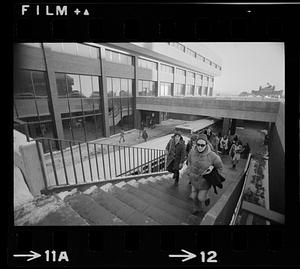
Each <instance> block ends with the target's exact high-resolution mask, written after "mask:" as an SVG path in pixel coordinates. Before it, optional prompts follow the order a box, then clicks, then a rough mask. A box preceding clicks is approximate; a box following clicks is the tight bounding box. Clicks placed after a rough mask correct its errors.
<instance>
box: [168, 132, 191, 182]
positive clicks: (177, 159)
mask: <svg viewBox="0 0 300 269" xmlns="http://www.w3.org/2000/svg"><path fill="white" fill-rule="evenodd" d="M165 153H166V156H167V170H168V171H169V172H170V173H173V174H174V175H173V178H174V179H175V182H174V185H175V186H178V181H179V170H181V169H182V167H183V163H184V161H185V157H186V152H185V143H184V140H183V137H182V136H181V134H180V133H179V132H175V133H174V135H173V136H172V137H171V139H170V141H169V142H168V144H167V146H166V149H165Z"/></svg>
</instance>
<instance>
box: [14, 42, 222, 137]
mask: <svg viewBox="0 0 300 269" xmlns="http://www.w3.org/2000/svg"><path fill="white" fill-rule="evenodd" d="M221 64H222V63H221V59H220V58H219V57H218V56H217V55H215V54H214V53H213V52H211V51H209V50H208V49H206V48H205V47H203V48H202V47H201V46H199V45H195V43H176V42H171V43H166V42H165V43H103V44H102V43H84V44H83V43H18V44H15V45H14V120H15V122H23V123H25V125H26V127H27V129H28V132H29V136H30V137H33V138H36V137H52V138H58V139H66V140H74V141H77V140H79V141H91V140H96V139H98V138H101V137H108V136H111V135H114V134H117V133H119V132H120V130H121V128H123V129H124V130H125V131H126V130H130V129H133V128H136V127H139V124H140V121H141V115H140V113H139V111H137V107H136V99H137V97H140V96H141V97H145V96H151V97H159V98H164V97H182V96H190V97H193V96H212V95H213V87H214V78H215V76H219V75H220V74H221V70H222V67H221ZM156 114H157V113H156ZM155 118H159V119H163V118H164V115H160V114H157V115H155ZM22 128H23V127H22ZM22 128H20V131H23V132H24V130H23V129H22Z"/></svg>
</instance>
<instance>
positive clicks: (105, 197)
mask: <svg viewBox="0 0 300 269" xmlns="http://www.w3.org/2000/svg"><path fill="white" fill-rule="evenodd" d="M90 196H91V197H92V198H93V199H94V200H95V201H96V202H97V203H98V204H99V205H101V206H103V207H104V208H106V209H107V210H109V211H110V212H111V213H112V214H114V215H116V216H118V217H119V218H120V219H122V220H124V221H125V222H126V223H128V224H132V225H155V224H158V223H156V222H155V221H154V220H153V219H151V218H149V217H148V216H145V215H143V214H142V213H140V212H138V211H136V210H135V209H134V208H132V207H130V206H129V205H127V204H126V203H124V202H123V201H121V200H119V199H118V198H116V197H114V196H113V195H112V193H111V192H109V193H107V192H105V191H104V190H102V189H100V188H98V189H97V190H95V191H94V192H92V193H91V194H90Z"/></svg>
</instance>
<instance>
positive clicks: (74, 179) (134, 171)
mask: <svg viewBox="0 0 300 269" xmlns="http://www.w3.org/2000/svg"><path fill="white" fill-rule="evenodd" d="M34 140H35V141H36V144H37V148H38V151H39V158H40V162H41V163H44V164H43V165H41V167H42V170H43V171H42V172H43V175H44V177H45V178H44V182H45V186H46V189H47V188H51V187H53V186H66V185H76V184H81V183H88V182H98V181H105V180H110V179H112V178H116V177H124V176H131V175H138V174H149V173H153V172H161V171H165V152H164V150H160V149H149V148H140V147H129V146H123V145H122V146H121V145H112V144H103V143H99V142H83V141H74V140H65V139H55V138H36V139H34ZM38 144H42V150H40V147H38Z"/></svg>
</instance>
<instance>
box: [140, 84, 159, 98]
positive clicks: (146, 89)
mask: <svg viewBox="0 0 300 269" xmlns="http://www.w3.org/2000/svg"><path fill="white" fill-rule="evenodd" d="M138 95H139V96H156V82H155V81H148V80H139V81H138Z"/></svg>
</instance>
